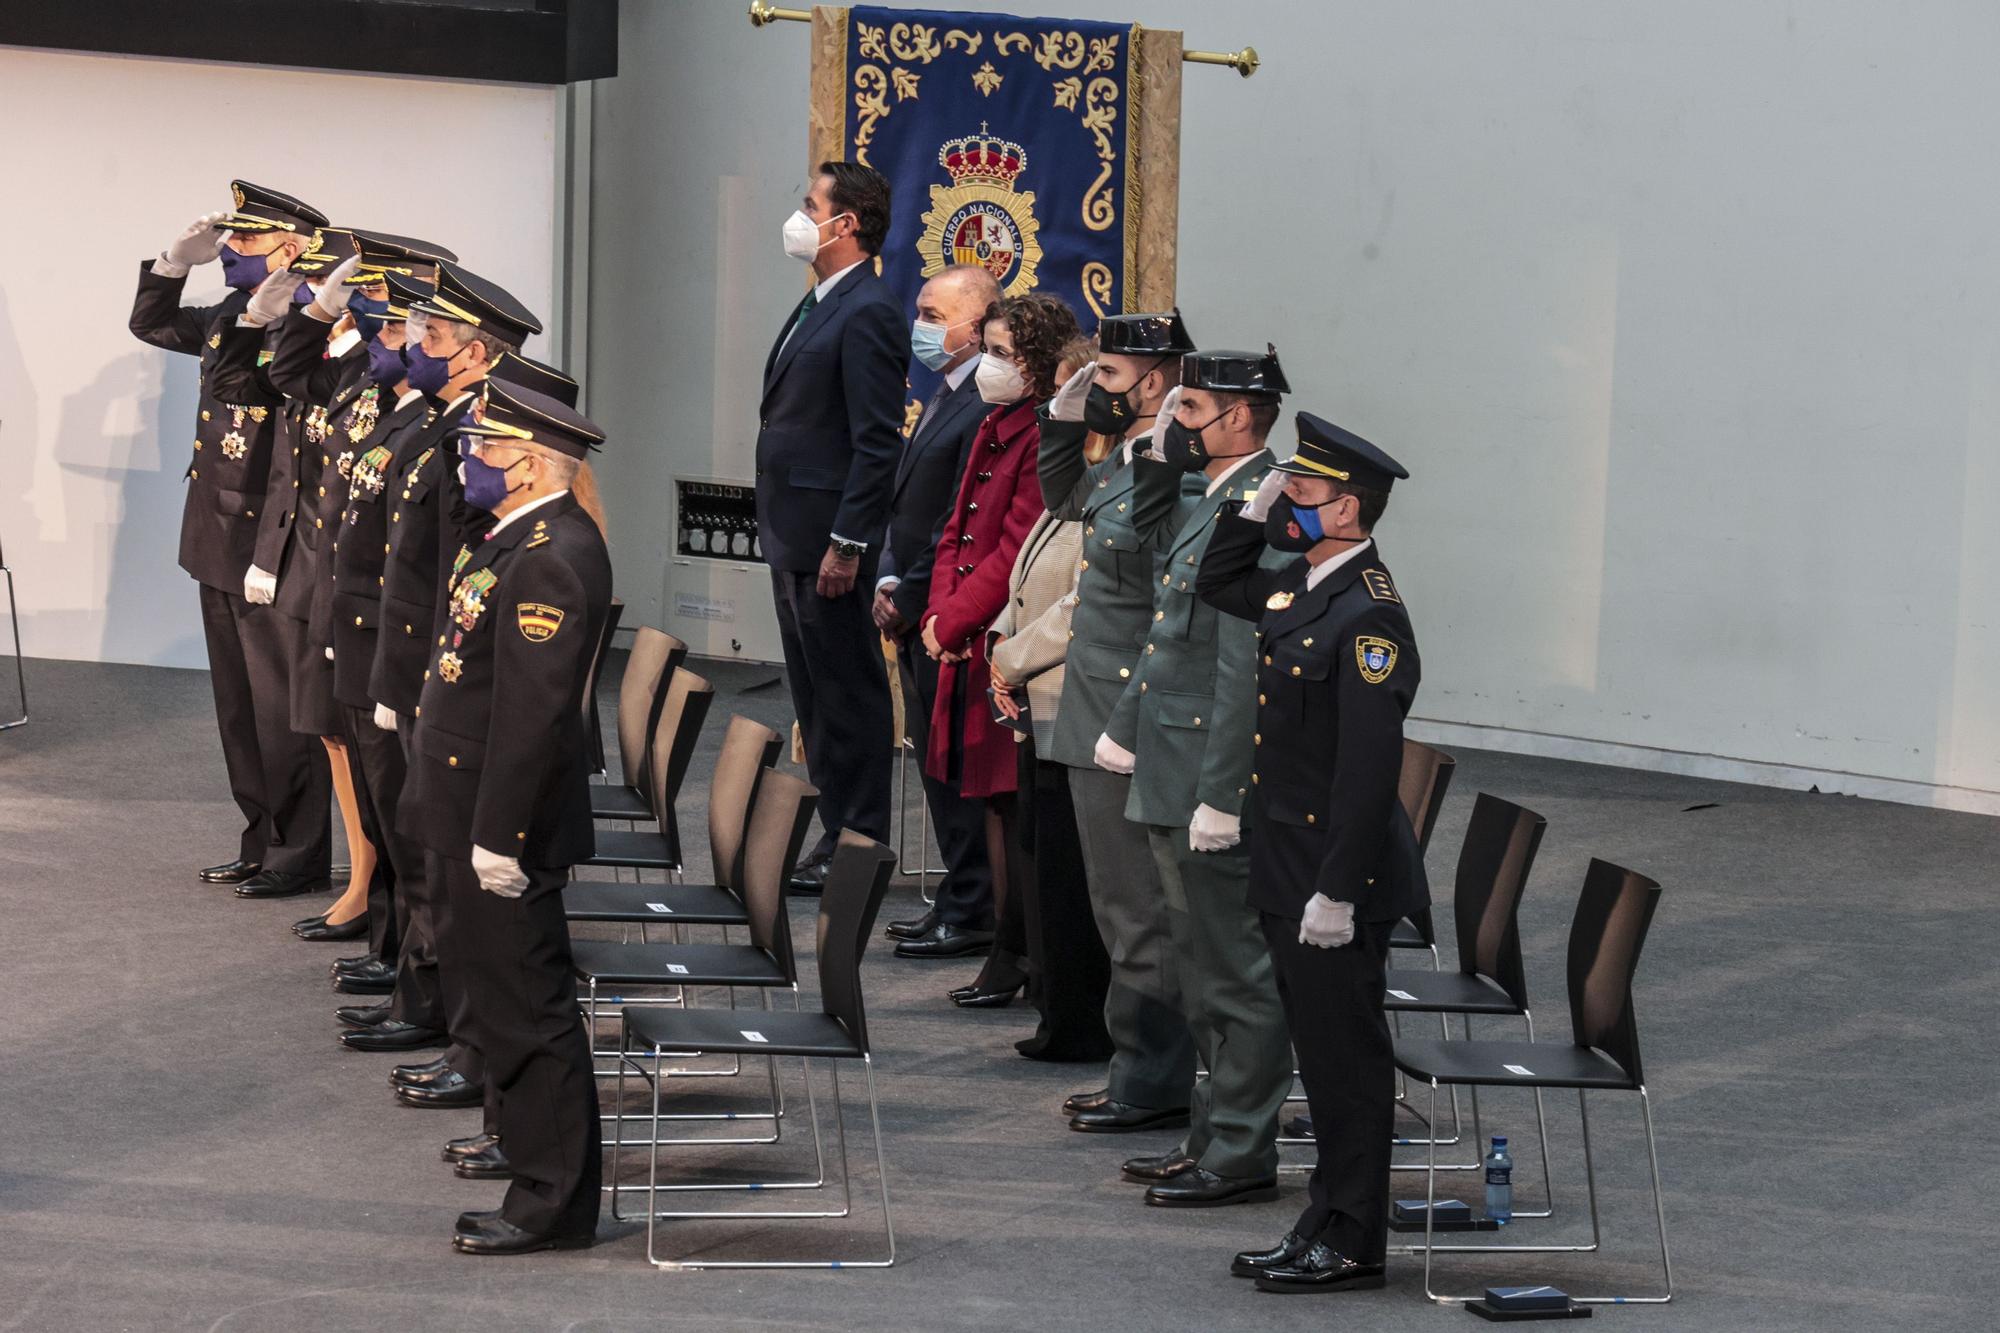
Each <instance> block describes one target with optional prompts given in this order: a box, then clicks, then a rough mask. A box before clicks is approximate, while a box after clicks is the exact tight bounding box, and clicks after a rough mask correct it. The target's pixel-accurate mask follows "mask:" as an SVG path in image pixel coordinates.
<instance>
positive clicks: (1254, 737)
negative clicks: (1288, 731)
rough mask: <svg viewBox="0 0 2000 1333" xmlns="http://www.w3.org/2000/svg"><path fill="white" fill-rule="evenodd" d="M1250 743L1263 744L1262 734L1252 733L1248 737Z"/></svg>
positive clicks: (1259, 732) (1258, 732)
mask: <svg viewBox="0 0 2000 1333" xmlns="http://www.w3.org/2000/svg"><path fill="white" fill-rule="evenodd" d="M1250 743H1251V744H1252V745H1262V744H1263V743H1264V733H1263V732H1261V731H1257V732H1252V733H1251V735H1250Z"/></svg>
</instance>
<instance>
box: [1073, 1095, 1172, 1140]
mask: <svg viewBox="0 0 2000 1333" xmlns="http://www.w3.org/2000/svg"><path fill="white" fill-rule="evenodd" d="M1187 1122H1188V1109H1187V1107H1185V1106H1179V1107H1166V1108H1161V1107H1157V1106H1132V1105H1130V1104H1128V1103H1126V1102H1114V1101H1112V1100H1111V1099H1110V1098H1108V1097H1107V1098H1106V1099H1105V1100H1103V1101H1101V1102H1099V1103H1098V1104H1097V1105H1095V1106H1092V1107H1088V1108H1086V1109H1084V1110H1081V1111H1078V1112H1077V1113H1076V1114H1075V1115H1073V1116H1071V1117H1070V1118H1069V1127H1070V1128H1071V1129H1073V1130H1076V1131H1077V1132H1078V1133H1081V1134H1136V1133H1138V1132H1139V1131H1140V1130H1142V1129H1180V1128H1182V1127H1183V1126H1185V1125H1186V1124H1187Z"/></svg>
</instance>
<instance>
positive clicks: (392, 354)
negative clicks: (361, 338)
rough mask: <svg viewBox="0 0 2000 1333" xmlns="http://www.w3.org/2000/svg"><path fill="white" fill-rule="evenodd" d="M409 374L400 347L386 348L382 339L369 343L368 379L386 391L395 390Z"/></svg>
mask: <svg viewBox="0 0 2000 1333" xmlns="http://www.w3.org/2000/svg"><path fill="white" fill-rule="evenodd" d="M408 374H409V367H407V366H405V365H404V364H403V350H402V349H401V348H400V347H384V346H383V345H382V340H381V339H380V338H375V339H371V340H370V341H369V343H368V378H369V379H370V380H371V381H373V382H374V383H376V384H379V385H381V386H382V387H383V388H385V389H391V388H394V387H395V386H396V385H398V384H400V383H402V382H403V379H404V377H405V376H406V375H408Z"/></svg>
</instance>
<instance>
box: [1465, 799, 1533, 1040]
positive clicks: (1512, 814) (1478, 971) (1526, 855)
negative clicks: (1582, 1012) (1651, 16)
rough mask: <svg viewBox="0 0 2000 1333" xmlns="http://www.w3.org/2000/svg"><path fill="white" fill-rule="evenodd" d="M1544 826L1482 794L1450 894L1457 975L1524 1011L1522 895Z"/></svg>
mask: <svg viewBox="0 0 2000 1333" xmlns="http://www.w3.org/2000/svg"><path fill="white" fill-rule="evenodd" d="M1548 826H1549V821H1548V820H1546V819H1543V818H1542V817H1541V816H1540V815H1538V814H1536V813H1535V812H1534V811H1533V810H1526V809H1523V808H1522V807H1520V806H1518V805H1515V804H1514V803H1513V802H1512V801H1503V800H1501V799H1500V798H1499V797H1498V796H1494V795H1491V794H1489V793H1487V792H1480V793H1479V795H1478V796H1476V797H1474V798H1473V801H1472V819H1471V822H1469V823H1468V824H1467V825H1466V826H1465V842H1464V844H1463V845H1462V846H1461V847H1460V848H1459V852H1458V880H1457V883H1456V884H1455V886H1454V887H1453V890H1452V921H1453V924H1454V925H1455V926H1456V927H1457V930H1458V967H1459V970H1460V971H1461V972H1465V973H1467V974H1469V975H1477V976H1482V977H1487V978H1490V979H1491V980H1492V981H1494V982H1496V983H1497V984H1498V985H1499V987H1500V989H1502V990H1504V991H1506V992H1507V995H1508V997H1509V998H1510V999H1512V1000H1513V1001H1514V1003H1515V1004H1518V1005H1520V1006H1521V1007H1522V1008H1523V1009H1525V1008H1527V1007H1528V980H1527V976H1526V974H1525V972H1524V970H1523V968H1522V966H1521V926H1520V912H1521V895H1522V893H1523V892H1525V891H1526V889H1527V887H1528V872H1529V871H1530V870H1532V869H1533V868H1534V864H1535V852H1536V850H1537V849H1538V848H1539V847H1540V846H1541V845H1542V834H1543V833H1544V832H1545V831H1546V830H1547V829H1548Z"/></svg>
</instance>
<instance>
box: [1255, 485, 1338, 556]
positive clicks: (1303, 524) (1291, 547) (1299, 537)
mask: <svg viewBox="0 0 2000 1333" xmlns="http://www.w3.org/2000/svg"><path fill="white" fill-rule="evenodd" d="M1325 536H1326V527H1325V525H1324V524H1322V523H1321V522H1320V521H1319V508H1318V507H1317V506H1308V505H1302V504H1295V503H1293V501H1292V497H1291V496H1289V495H1280V496H1279V497H1278V498H1277V501H1276V502H1275V503H1274V504H1272V506H1271V512H1270V513H1268V514H1266V515H1265V516H1264V540H1265V541H1267V542H1269V543H1270V544H1271V545H1272V546H1273V547H1274V548H1275V549H1277V550H1280V551H1295V552H1304V551H1310V550H1312V548H1313V547H1315V546H1317V545H1318V544H1319V542H1320V539H1321V538H1323V537H1325Z"/></svg>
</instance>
